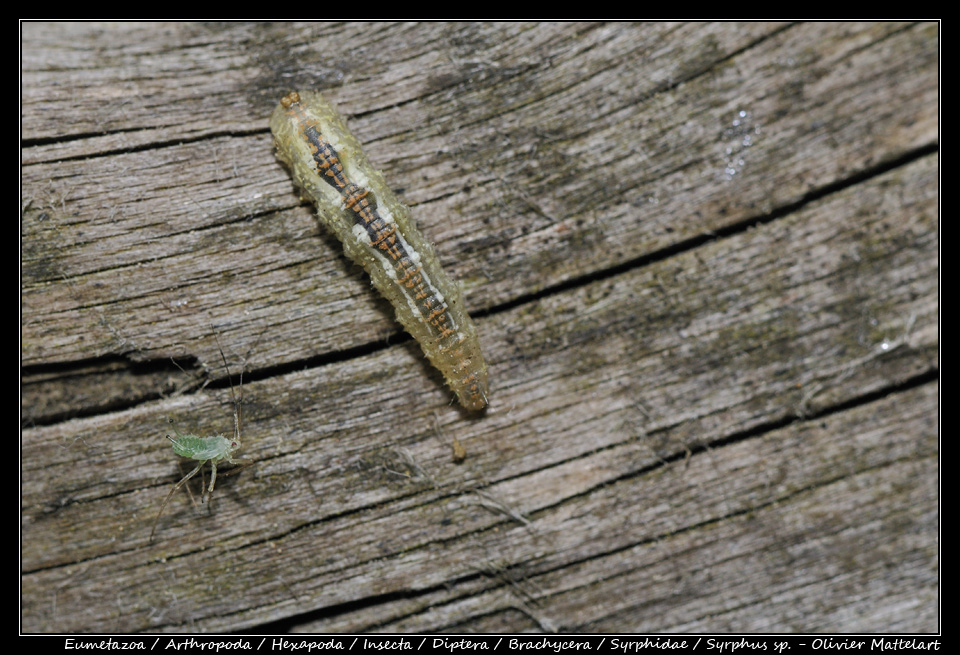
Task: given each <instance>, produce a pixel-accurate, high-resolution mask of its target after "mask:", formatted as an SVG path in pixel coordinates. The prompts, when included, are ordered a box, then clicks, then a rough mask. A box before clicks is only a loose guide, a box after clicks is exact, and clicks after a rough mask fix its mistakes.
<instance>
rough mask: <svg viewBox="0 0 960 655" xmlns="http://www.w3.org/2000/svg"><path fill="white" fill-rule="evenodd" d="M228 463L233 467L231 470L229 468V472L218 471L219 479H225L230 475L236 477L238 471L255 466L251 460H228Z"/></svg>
mask: <svg viewBox="0 0 960 655" xmlns="http://www.w3.org/2000/svg"><path fill="white" fill-rule="evenodd" d="M230 463H231V464H233V465H234V466H233V468H231V469H230V470H229V471H218V472H217V475H219V476H220V477H221V478H227V477H230V476H231V475H236V474H237V473H239V472H240V471H243V470H244V469H248V468H250V467H251V466H253V465H254V464H256V462H255V461H254V460H252V459H233V460H230Z"/></svg>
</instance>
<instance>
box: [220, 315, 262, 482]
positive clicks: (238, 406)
mask: <svg viewBox="0 0 960 655" xmlns="http://www.w3.org/2000/svg"><path fill="white" fill-rule="evenodd" d="M261 334H262V333H261ZM213 338H214V339H216V340H217V350H219V351H220V359H222V360H223V368H224V370H225V371H226V372H227V382H228V383H229V384H230V397H231V398H233V434H234V438H235V439H236V440H237V443H240V421H241V419H242V415H243V369H244V366H245V365H246V358H244V366H241V367H240V400H239V401H237V394H236V392H235V391H234V390H233V378H232V377H231V375H230V365H229V364H227V356H226V355H224V354H223V346H221V345H220V333H219V332H217V331H216V329H214V331H213ZM257 341H258V342H259V341H260V339H257ZM254 345H256V344H254ZM214 473H216V472H214ZM211 486H212V485H211ZM211 491H212V489H211Z"/></svg>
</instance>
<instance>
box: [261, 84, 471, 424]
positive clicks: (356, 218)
mask: <svg viewBox="0 0 960 655" xmlns="http://www.w3.org/2000/svg"><path fill="white" fill-rule="evenodd" d="M270 129H271V130H272V131H273V134H274V139H275V141H276V144H277V153H278V155H279V156H280V158H281V159H282V160H283V161H284V162H285V163H286V164H287V165H288V166H289V167H290V168H291V170H292V171H293V173H294V178H295V179H296V181H297V183H298V184H299V185H300V186H302V187H303V190H304V192H305V194H306V195H307V196H309V197H310V198H311V199H312V200H313V201H314V203H315V204H316V205H317V210H318V213H317V216H318V218H319V219H320V220H321V222H323V223H324V224H325V225H326V226H327V227H328V228H329V229H330V230H332V231H333V232H334V233H335V234H336V235H337V237H339V238H340V240H341V241H342V242H343V244H344V250H345V251H346V253H347V255H349V256H350V258H351V259H353V260H354V261H356V262H357V263H359V264H361V265H362V266H363V267H364V268H365V269H366V270H367V272H368V273H369V274H370V277H371V278H372V280H373V283H374V285H375V286H376V287H377V288H378V289H379V290H380V292H381V293H383V294H384V296H386V297H387V298H388V299H389V300H390V302H391V303H392V304H393V306H394V308H395V309H396V312H397V320H399V321H400V323H402V324H403V326H404V327H405V328H406V329H407V331H408V332H410V333H411V334H412V335H413V336H414V337H415V338H416V339H417V341H419V342H420V345H421V347H422V348H423V352H424V354H426V356H427V357H428V358H429V359H430V361H431V362H433V364H434V365H435V366H436V367H437V368H439V369H440V371H441V372H442V373H443V375H444V377H445V378H446V380H447V383H448V384H449V385H450V387H451V388H453V390H454V391H455V392H456V393H457V396H458V397H459V399H460V402H461V403H462V404H463V405H464V406H465V407H467V408H468V409H474V410H479V409H482V408H483V407H484V406H485V405H486V404H487V369H486V364H485V363H484V361H483V355H482V354H481V353H480V344H479V341H478V339H477V334H476V328H475V327H474V325H473V321H472V320H471V319H470V315H469V314H467V313H466V311H465V310H464V309H463V299H462V298H461V294H460V289H459V287H458V286H457V285H455V284H453V283H452V282H451V281H450V280H449V279H448V278H447V276H446V275H445V274H444V272H443V270H442V268H441V267H440V262H439V260H438V259H437V256H436V255H435V254H434V252H433V248H432V247H431V246H430V244H429V242H428V241H427V240H426V239H424V238H423V237H422V236H421V235H420V233H419V232H418V231H417V229H416V225H415V223H414V222H413V219H412V218H410V216H409V210H408V209H407V208H406V207H404V206H403V205H402V204H401V203H400V202H399V201H398V200H397V199H396V198H395V197H394V195H393V193H392V192H391V191H390V189H389V188H387V187H386V186H385V185H384V184H383V181H382V177H381V176H380V174H379V173H378V172H377V171H376V170H374V169H373V168H371V167H370V165H369V163H368V162H367V160H366V157H365V156H364V155H363V151H362V149H361V148H360V144H359V142H357V140H356V139H355V138H354V136H353V135H352V134H350V132H349V130H348V129H347V127H346V125H345V124H344V123H343V120H342V119H341V118H340V117H339V116H338V115H337V113H336V111H335V110H334V109H333V108H332V107H331V106H330V105H329V104H328V103H327V102H326V100H324V99H323V97H322V96H321V95H320V94H318V93H312V92H303V93H298V92H292V93H289V94H287V95H286V96H284V97H283V99H282V100H281V101H280V106H279V107H277V109H276V110H275V111H274V113H273V116H272V117H271V119H270ZM343 153H347V154H348V158H347V159H344V157H343ZM356 180H366V181H367V182H365V184H367V185H368V186H360V185H359V184H356ZM415 262H416V263H415Z"/></svg>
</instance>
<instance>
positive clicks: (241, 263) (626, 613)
mask: <svg viewBox="0 0 960 655" xmlns="http://www.w3.org/2000/svg"><path fill="white" fill-rule="evenodd" d="M938 39H939V33H938V27H937V26H936V25H935V24H806V25H803V24H801V25H767V24H747V25H734V24H692V25H691V24H686V25H685V24H681V25H672V24H669V25H668V24H652V25H624V24H612V25H600V24H587V25H575V24H560V25H555V24H547V25H538V24H526V25H524V24H509V25H497V24H494V25H476V24H425V25H396V24H388V25H356V24H310V25H288V24H272V25H246V24H228V25H205V24H172V25H129V24H128V25H120V26H116V25H93V24H66V25H60V24H41V23H28V24H24V25H23V64H22V65H23V107H22V121H23V138H24V149H23V197H24V202H23V212H22V219H21V239H22V324H21V325H22V327H21V334H22V348H21V355H22V362H23V366H24V368H23V384H22V400H21V411H22V418H23V425H24V429H23V430H22V436H21V493H22V501H21V507H22V523H21V527H22V555H21V565H22V619H21V620H22V629H23V630H24V631H28V632H49V631H78V632H89V631H120V632H128V631H164V632H176V631H214V630H216V631H231V630H239V629H255V630H262V631H280V630H294V631H302V630H315V631H414V630H416V631H460V632H475V631H527V630H530V631H539V630H562V631H649V632H657V631H674V630H675V631H684V630H701V631H702V630H716V631H727V630H730V631H824V630H831V631H874V630H876V631H887V630H890V631H935V630H938V629H939V617H938V612H937V598H938V588H939V587H938V584H939V560H938V548H937V546H938V544H937V530H938V527H937V526H938V521H939V516H938V504H937V502H938V490H939V480H938V474H939V467H938V437H939V433H938V384H937V378H938V368H937V366H938V351H939V333H938V323H937V317H938V309H939V304H938V303H939V301H938V288H937V276H938V267H939V262H938V229H939V217H938V206H937V179H938V161H937V148H938V138H939V136H938V131H937V114H936V110H937V103H938V96H937V93H938V89H937V75H938V70H937V48H938ZM294 88H316V89H320V90H322V91H324V93H326V94H327V95H328V97H329V98H330V99H331V100H332V101H333V102H334V103H336V104H337V105H339V106H340V107H341V108H342V110H343V111H344V113H345V114H347V116H348V118H349V119H350V124H351V127H352V128H353V130H354V131H355V133H356V134H357V136H358V137H359V138H360V139H361V141H363V142H364V143H365V144H366V147H367V152H368V154H369V156H370V157H371V159H372V161H373V162H374V164H375V165H377V166H379V167H380V168H381V169H382V170H383V171H384V173H385V175H386V178H387V180H388V181H389V182H390V183H391V184H392V185H393V186H394V188H395V189H396V190H397V191H398V192H399V195H400V196H401V197H402V198H403V199H405V201H406V202H408V203H409V204H410V205H411V206H412V207H413V211H414V214H415V215H416V216H417V217H418V218H419V221H420V224H421V227H422V229H423V231H424V232H425V234H426V235H427V236H428V238H430V239H431V240H433V242H434V243H435V244H436V246H437V250H438V252H439V254H440V256H441V258H442V260H443V261H444V264H445V266H446V267H447V269H448V270H449V271H450V272H451V273H453V274H454V275H456V276H457V277H458V278H459V279H460V280H462V281H463V282H464V285H465V289H466V297H467V301H468V306H469V308H470V309H471V310H472V312H473V313H474V315H475V317H476V318H477V323H478V328H479V331H480V336H481V340H482V343H483V345H484V349H485V352H486V355H487V359H488V362H489V364H490V379H491V387H492V389H491V391H492V398H491V400H492V402H491V405H490V408H489V410H488V411H487V412H486V413H485V414H483V415H481V416H477V417H474V416H470V415H469V414H467V413H465V412H463V411H461V410H460V409H459V408H458V407H457V406H455V405H451V404H450V399H451V394H450V393H449V391H448V390H447V389H445V388H444V387H443V384H442V378H441V377H440V375H439V374H438V373H437V372H436V371H434V370H432V369H431V368H430V367H429V365H428V364H427V363H426V362H425V361H424V360H423V358H422V356H421V354H420V351H419V348H418V346H417V345H416V344H415V343H414V342H412V341H410V340H409V339H407V338H405V337H404V336H403V335H402V334H401V333H400V332H399V330H398V327H397V325H396V324H395V322H394V321H393V319H392V316H391V310H390V307H389V305H387V304H386V303H385V301H383V300H382V299H380V298H378V297H377V296H376V295H375V294H374V293H373V292H372V290H371V289H370V287H369V283H368V281H367V280H366V279H365V278H364V276H363V274H362V272H361V271H360V270H359V269H356V268H354V267H351V266H350V265H349V264H348V263H347V262H346V260H345V259H344V257H343V255H342V252H341V248H340V245H339V244H338V243H337V242H335V241H333V240H331V239H330V238H329V237H327V236H326V235H324V234H322V233H321V232H320V230H319V228H318V226H317V223H316V221H315V219H314V218H313V217H312V215H311V209H310V208H309V207H308V206H306V205H305V204H303V203H300V202H299V200H298V197H297V195H296V192H295V191H294V189H293V186H292V183H291V181H290V178H289V175H288V174H287V172H286V171H285V170H284V169H283V168H282V167H281V166H280V165H279V164H278V163H277V162H276V160H275V158H274V156H273V153H272V149H271V139H270V135H269V133H268V130H267V125H266V120H267V116H268V115H269V113H270V111H271V109H272V108H273V106H274V103H275V102H276V101H277V99H278V98H279V97H280V96H281V95H282V94H283V93H284V92H286V91H288V90H290V89H294ZM215 331H216V332H217V333H218V334H219V338H220V341H221V342H222V343H223V344H224V349H225V351H226V353H227V356H228V358H229V359H230V360H231V365H232V366H234V367H236V368H237V369H238V368H239V366H240V362H241V360H242V359H243V358H244V356H245V355H247V354H249V357H248V358H247V359H248V361H247V377H246V381H245V384H244V386H243V398H244V415H245V426H244V443H245V448H244V455H245V456H246V457H249V458H251V459H254V460H256V462H257V463H256V465H255V466H254V467H252V468H249V469H246V470H244V471H242V472H241V473H239V474H238V475H236V476H233V477H228V478H224V479H222V480H221V481H220V482H219V483H218V488H217V491H216V493H215V494H214V498H213V501H212V502H211V503H210V504H209V505H204V506H202V507H201V510H200V511H199V512H197V511H196V510H195V509H194V508H193V507H192V506H191V504H190V498H189V497H188V495H187V494H184V493H181V494H179V495H178V496H177V497H176V498H175V499H174V500H173V501H172V502H171V503H170V506H169V507H168V508H167V511H166V513H165V515H164V516H163V518H162V519H161V520H160V522H159V527H158V530H157V537H156V539H155V540H154V542H153V543H150V542H149V540H148V537H149V533H150V527H151V525H152V522H153V520H154V518H155V516H156V512H157V510H158V508H159V504H160V501H161V500H162V498H163V496H164V495H165V494H166V493H167V491H168V490H169V489H170V487H171V485H172V484H173V483H174V482H175V481H176V480H177V478H178V477H179V475H180V472H179V469H178V463H177V461H176V458H175V456H174V455H173V453H172V451H171V449H170V448H169V443H168V442H166V440H165V439H164V438H163V435H164V434H165V433H166V431H167V420H168V419H172V420H175V421H176V423H177V424H178V425H179V426H181V427H184V428H188V429H191V430H194V431H197V432H202V433H213V432H216V431H227V430H230V429H232V418H231V411H232V407H231V403H230V393H229V390H228V388H227V384H226V381H225V375H224V372H223V370H222V367H219V366H218V364H219V354H218V352H217V346H216V341H215V339H214V332H215ZM171 358H176V360H177V363H178V364H179V366H180V367H182V368H183V369H184V371H185V372H181V370H180V368H178V366H177V365H175V364H174V363H172V362H171ZM235 372H236V371H235ZM203 382H207V383H208V384H206V386H203V384H202V383H203ZM454 438H457V439H458V440H459V441H460V442H461V443H462V444H463V445H464V446H465V448H466V450H467V451H468V457H467V459H466V460H465V461H464V462H462V463H459V464H458V463H455V462H454V458H453V455H452V452H451V444H452V442H453V439H454Z"/></svg>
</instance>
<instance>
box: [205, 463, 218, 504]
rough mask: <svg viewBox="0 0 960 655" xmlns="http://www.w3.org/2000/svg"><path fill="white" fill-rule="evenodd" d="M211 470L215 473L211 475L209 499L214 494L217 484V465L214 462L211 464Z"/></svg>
mask: <svg viewBox="0 0 960 655" xmlns="http://www.w3.org/2000/svg"><path fill="white" fill-rule="evenodd" d="M210 470H211V471H213V472H212V473H211V474H210V489H209V491H208V493H207V498H209V497H210V494H212V493H213V487H214V485H216V484H217V463H216V462H214V461H212V460H211V462H210Z"/></svg>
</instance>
